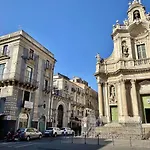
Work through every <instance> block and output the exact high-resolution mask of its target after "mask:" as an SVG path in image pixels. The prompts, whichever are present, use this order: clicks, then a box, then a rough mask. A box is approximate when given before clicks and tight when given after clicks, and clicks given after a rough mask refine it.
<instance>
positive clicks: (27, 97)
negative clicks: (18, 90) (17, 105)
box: [23, 91, 30, 101]
mask: <svg viewBox="0 0 150 150" xmlns="http://www.w3.org/2000/svg"><path fill="white" fill-rule="evenodd" d="M29 100H30V92H28V91H24V99H23V101H29Z"/></svg>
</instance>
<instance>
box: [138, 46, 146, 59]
mask: <svg viewBox="0 0 150 150" xmlns="http://www.w3.org/2000/svg"><path fill="white" fill-rule="evenodd" d="M137 54H138V59H144V58H146V50H145V44H141V45H137Z"/></svg>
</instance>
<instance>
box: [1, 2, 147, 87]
mask: <svg viewBox="0 0 150 150" xmlns="http://www.w3.org/2000/svg"><path fill="white" fill-rule="evenodd" d="M128 2H129V1H128V0H103V1H102V0H24V1H23V0H1V1H0V35H3V34H7V33H10V32H14V31H17V30H18V29H19V26H21V27H22V29H23V30H25V31H26V32H27V33H29V34H30V35H31V36H32V37H33V38H35V39H36V40H37V41H38V42H40V43H41V44H42V45H44V46H45V47H46V48H48V49H49V50H50V51H51V52H52V53H53V54H54V55H55V58H56V59H57V63H56V67H55V72H60V73H62V74H64V75H67V76H68V77H70V78H71V77H73V76H79V77H81V78H83V79H85V80H86V81H88V82H89V85H90V86H91V87H93V88H94V89H97V84H96V79H95V77H94V76H93V74H94V72H95V63H96V59H95V55H96V53H98V52H99V53H100V55H101V57H103V58H106V57H108V56H109V55H110V54H111V52H112V50H113V41H112V39H111V32H112V25H113V24H115V22H116V20H120V22H121V21H123V20H124V19H125V18H127V15H126V12H127V9H128ZM143 4H144V5H145V6H146V7H147V10H149V11H150V1H149V0H143Z"/></svg>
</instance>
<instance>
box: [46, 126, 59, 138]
mask: <svg viewBox="0 0 150 150" xmlns="http://www.w3.org/2000/svg"><path fill="white" fill-rule="evenodd" d="M44 134H45V136H55V137H56V136H57V135H62V131H61V130H60V129H59V128H58V127H48V128H47V129H46V130H45V133H44Z"/></svg>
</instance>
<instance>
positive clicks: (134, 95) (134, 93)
mask: <svg viewBox="0 0 150 150" xmlns="http://www.w3.org/2000/svg"><path fill="white" fill-rule="evenodd" d="M135 84H136V83H135V80H131V85H132V88H131V98H132V109H133V115H134V116H136V117H137V116H139V108H138V98H137V91H136V85H135Z"/></svg>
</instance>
